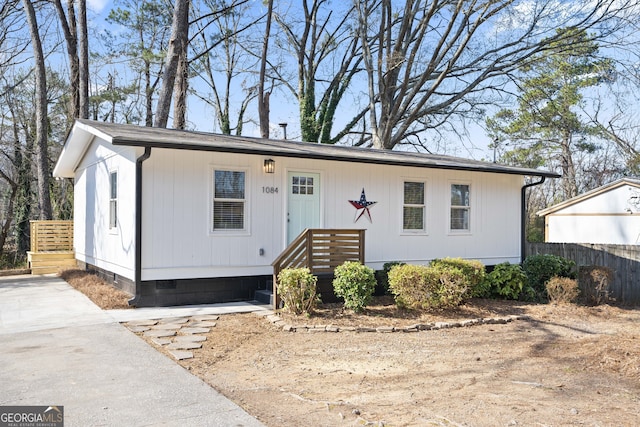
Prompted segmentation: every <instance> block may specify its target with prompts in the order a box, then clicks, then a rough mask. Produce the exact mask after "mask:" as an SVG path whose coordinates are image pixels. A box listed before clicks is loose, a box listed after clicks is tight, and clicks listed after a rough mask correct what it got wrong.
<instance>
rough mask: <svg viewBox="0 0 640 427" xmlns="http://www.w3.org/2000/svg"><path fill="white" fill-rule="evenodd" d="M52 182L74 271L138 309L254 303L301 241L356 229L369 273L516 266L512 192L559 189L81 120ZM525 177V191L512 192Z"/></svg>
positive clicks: (317, 148)
mask: <svg viewBox="0 0 640 427" xmlns="http://www.w3.org/2000/svg"><path fill="white" fill-rule="evenodd" d="M54 176H56V177H61V178H72V179H73V180H74V203H75V207H74V246H75V247H74V249H75V254H76V255H75V256H76V259H77V260H78V262H79V263H80V264H81V265H84V266H86V267H87V268H88V269H92V270H95V271H98V272H100V273H101V274H102V276H103V277H106V278H108V279H110V280H112V281H113V282H114V283H116V284H117V285H118V286H119V287H121V288H123V289H125V290H127V291H129V292H130V293H132V294H133V295H135V296H134V298H133V299H132V301H131V303H132V304H134V305H136V306H154V305H178V304H191V303H204V302H224V301H234V300H250V299H253V293H254V292H255V290H256V289H260V288H265V287H267V286H269V283H270V281H271V275H272V274H273V266H272V262H273V261H274V260H275V259H276V258H277V257H279V255H280V254H281V253H282V252H283V251H284V250H285V249H286V248H287V246H288V245H289V243H290V242H292V241H294V240H295V239H296V237H297V236H298V235H300V233H301V232H302V231H303V230H305V229H332V230H340V229H355V230H365V231H364V234H366V238H365V239H364V243H363V245H364V248H363V250H364V253H365V262H366V264H367V265H369V266H371V267H372V268H374V269H382V267H383V265H384V263H386V262H389V261H404V262H408V263H428V262H429V261H430V260H432V259H434V258H440V257H447V256H450V257H462V258H467V259H479V260H481V261H482V262H484V263H485V264H486V265H494V264H498V263H501V262H505V261H509V262H512V263H518V262H520V261H521V255H522V254H523V253H524V250H523V243H524V239H523V238H522V230H523V227H522V221H523V218H524V215H523V213H522V212H523V206H524V205H523V195H524V192H525V191H526V188H527V187H528V186H531V185H537V184H539V183H541V182H542V181H544V179H545V178H547V177H557V175H556V174H554V173H550V172H545V171H539V170H532V169H522V168H514V167H508V166H502V165H498V164H494V163H487V162H480V161H474V160H467V159H460V158H454V157H448V156H439V155H428V154H418V153H408V152H398V151H392V152H391V151H380V150H372V149H363V148H356V147H342V146H333V145H322V144H313V143H301V142H292V141H277V140H267V139H259V138H248V137H234V136H226V135H215V134H208V133H200V132H187V131H178V130H170V129H161V128H147V127H138V126H131V125H118V124H109V123H101V122H95V121H89V120H78V121H77V122H76V123H75V124H74V126H73V129H72V131H71V133H70V135H69V137H68V139H67V141H66V142H65V145H64V148H63V150H62V153H61V155H60V158H59V159H58V162H57V164H56V166H55V169H54ZM526 176H529V177H533V178H534V180H535V179H537V181H535V182H533V183H532V184H527V185H523V184H524V182H525V180H524V177H526ZM325 249H326V250H327V251H329V252H330V251H331V250H332V249H331V245H327V248H325ZM333 251H334V252H335V249H334V250H333Z"/></svg>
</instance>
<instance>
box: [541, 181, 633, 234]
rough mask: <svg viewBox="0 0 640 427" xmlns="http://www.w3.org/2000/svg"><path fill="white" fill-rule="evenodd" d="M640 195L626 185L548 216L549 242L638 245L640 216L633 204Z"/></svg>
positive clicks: (547, 230) (547, 231)
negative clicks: (633, 200) (631, 200)
mask: <svg viewBox="0 0 640 427" xmlns="http://www.w3.org/2000/svg"><path fill="white" fill-rule="evenodd" d="M637 194H638V189H637V188H635V187H633V186H629V185H623V186H620V187H617V188H613V189H611V190H610V191H606V192H603V193H600V194H596V195H594V196H593V197H590V198H588V199H585V200H582V201H579V202H577V203H575V204H573V205H570V206H567V207H566V208H564V209H560V210H557V211H555V212H554V213H552V214H548V215H547V216H546V219H545V221H546V241H547V242H553V243H562V242H564V243H602V244H607V243H609V244H637V243H638V242H639V241H640V214H639V213H638V209H637V207H635V206H634V205H633V204H631V203H630V197H631V196H633V195H637Z"/></svg>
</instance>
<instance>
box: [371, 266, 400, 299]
mask: <svg viewBox="0 0 640 427" xmlns="http://www.w3.org/2000/svg"><path fill="white" fill-rule="evenodd" d="M404 264H405V263H404V262H401V261H391V262H385V263H384V264H383V266H382V270H380V271H376V281H377V282H378V283H377V286H376V291H375V295H389V271H391V269H392V268H393V267H395V266H396V265H404Z"/></svg>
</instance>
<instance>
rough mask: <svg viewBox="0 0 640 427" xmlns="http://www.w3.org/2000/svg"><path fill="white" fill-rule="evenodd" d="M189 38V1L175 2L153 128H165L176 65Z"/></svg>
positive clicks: (177, 0)
mask: <svg viewBox="0 0 640 427" xmlns="http://www.w3.org/2000/svg"><path fill="white" fill-rule="evenodd" d="M188 38H189V0H176V6H175V9H174V11H173V24H172V25H171V40H170V41H169V50H168V52H167V61H166V65H165V69H164V74H163V76H162V88H161V89H160V96H159V98H158V106H157V108H156V117H155V121H154V126H155V127H162V128H166V127H167V122H168V121H169V111H170V110H171V95H172V93H173V86H174V83H175V81H176V73H177V70H178V63H179V62H180V58H181V57H182V52H183V51H184V50H186V48H187V41H188Z"/></svg>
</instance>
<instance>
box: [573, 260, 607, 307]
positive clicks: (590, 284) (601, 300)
mask: <svg viewBox="0 0 640 427" xmlns="http://www.w3.org/2000/svg"><path fill="white" fill-rule="evenodd" d="M612 280H613V270H612V269H610V268H609V267H602V266H599V265H584V266H581V267H580V269H579V270H578V286H579V288H580V291H581V293H582V296H583V299H584V301H585V303H587V304H592V305H600V304H605V303H608V302H609V301H611V300H612V298H611V297H610V295H609V286H610V285H611V281H612Z"/></svg>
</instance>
